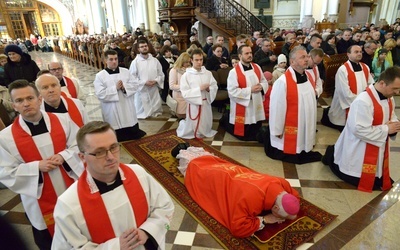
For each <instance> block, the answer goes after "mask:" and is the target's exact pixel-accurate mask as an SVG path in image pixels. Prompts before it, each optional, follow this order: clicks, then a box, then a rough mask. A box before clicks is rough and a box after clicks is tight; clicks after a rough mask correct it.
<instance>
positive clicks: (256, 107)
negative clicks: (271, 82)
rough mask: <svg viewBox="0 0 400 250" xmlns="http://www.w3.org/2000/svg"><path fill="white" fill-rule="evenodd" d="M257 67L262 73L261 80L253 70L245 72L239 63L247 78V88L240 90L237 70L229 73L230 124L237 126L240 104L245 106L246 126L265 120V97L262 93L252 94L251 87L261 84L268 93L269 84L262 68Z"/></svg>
mask: <svg viewBox="0 0 400 250" xmlns="http://www.w3.org/2000/svg"><path fill="white" fill-rule="evenodd" d="M255 66H256V67H258V68H259V70H260V73H261V80H258V77H257V75H256V73H255V72H254V69H253V70H247V71H244V70H243V66H242V64H241V63H239V67H240V70H241V71H242V73H243V74H244V75H245V77H246V87H245V88H240V87H239V83H238V78H237V74H236V69H235V68H233V69H232V70H231V71H229V75H228V87H227V88H228V94H229V99H230V113H229V123H230V124H235V117H236V104H240V105H243V106H245V108H246V111H245V112H246V113H245V121H244V124H255V123H257V122H258V121H263V120H265V112H264V104H263V101H264V96H263V95H262V94H261V92H258V93H251V87H252V86H253V85H256V84H258V83H260V84H261V85H262V88H263V90H264V93H267V90H268V82H267V80H266V79H265V77H264V74H262V69H261V67H260V66H258V65H257V64H255Z"/></svg>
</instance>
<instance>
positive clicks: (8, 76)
mask: <svg viewBox="0 0 400 250" xmlns="http://www.w3.org/2000/svg"><path fill="white" fill-rule="evenodd" d="M4 53H5V54H6V55H7V56H8V58H7V64H6V65H5V66H4V73H5V75H4V83H5V85H6V86H8V84H10V83H11V82H13V81H15V80H18V79H25V80H27V81H29V82H33V81H35V80H36V75H37V73H38V72H39V71H40V69H39V67H38V66H37V64H36V62H35V61H33V60H32V59H31V56H30V55H29V54H26V53H23V52H22V50H21V48H20V47H18V45H15V44H10V45H7V46H6V48H5V50H4Z"/></svg>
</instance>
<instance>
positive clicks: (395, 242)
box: [0, 52, 400, 250]
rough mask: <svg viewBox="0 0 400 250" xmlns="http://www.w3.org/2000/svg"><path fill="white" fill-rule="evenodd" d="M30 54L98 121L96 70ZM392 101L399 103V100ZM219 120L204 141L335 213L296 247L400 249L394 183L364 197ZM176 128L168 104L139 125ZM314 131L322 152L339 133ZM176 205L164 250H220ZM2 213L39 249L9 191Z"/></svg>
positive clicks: (395, 147)
mask: <svg viewBox="0 0 400 250" xmlns="http://www.w3.org/2000/svg"><path fill="white" fill-rule="evenodd" d="M31 55H32V57H33V59H34V60H35V61H36V62H37V63H38V65H39V67H40V68H42V69H43V68H46V67H47V64H48V63H49V62H50V61H51V60H58V61H60V62H62V63H63V65H64V68H65V74H66V75H67V76H74V77H77V78H79V79H80V83H81V85H82V87H83V90H84V91H85V92H86V94H87V105H86V108H87V111H88V113H89V116H90V117H91V119H92V120H94V119H101V110H100V107H99V102H98V100H97V98H96V97H95V96H94V93H93V92H94V90H93V84H92V83H93V79H94V76H95V74H96V73H97V71H98V70H97V69H94V68H92V67H89V66H86V65H84V64H81V63H79V62H75V61H72V60H70V59H68V58H65V57H63V56H61V55H59V54H55V53H36V52H34V53H31ZM396 99H397V103H398V104H397V105H399V104H400V98H399V97H396ZM329 102H330V100H329V99H323V100H320V104H321V105H327V104H329ZM321 113H322V108H321V106H319V108H318V115H319V116H318V117H321ZM396 113H397V115H398V116H400V107H399V106H397V107H396ZM220 116H221V114H220V113H218V112H217V111H216V110H214V129H216V130H218V133H217V135H215V137H214V138H209V139H206V140H205V141H206V142H207V143H209V144H210V145H212V146H214V147H215V148H217V149H218V150H220V151H221V152H223V153H224V154H226V155H228V156H230V157H232V158H234V159H235V160H238V161H239V162H241V163H243V164H245V165H247V166H249V167H251V168H253V169H255V170H257V171H260V172H263V173H268V174H271V175H277V176H281V177H285V178H287V179H288V180H289V181H290V183H291V184H292V185H293V186H294V187H297V189H298V190H299V191H300V193H301V195H302V196H303V197H304V198H305V199H307V200H308V201H310V202H312V203H314V204H315V205H317V206H319V207H321V208H323V209H325V210H327V211H328V212H330V213H332V214H337V215H338V217H337V219H336V220H335V221H334V222H333V223H332V224H330V225H329V226H328V227H327V228H325V229H324V230H322V231H321V232H320V233H319V234H318V235H317V236H316V237H315V238H314V240H312V241H311V242H309V243H307V244H304V245H303V246H301V247H300V249H307V248H309V249H341V248H342V249H398V246H399V245H400V237H398V234H397V233H398V231H397V230H398V228H399V225H400V214H399V210H400V204H399V202H398V201H399V199H400V198H399V197H400V196H399V195H400V184H399V182H396V183H395V186H394V187H393V189H392V190H391V191H389V192H378V191H375V192H373V193H363V192H359V191H357V190H355V188H354V187H352V186H349V185H347V184H346V183H344V182H342V181H341V180H340V179H338V178H337V177H336V176H335V175H333V174H332V173H331V171H330V170H329V168H328V167H327V166H324V165H323V164H322V163H321V162H316V163H311V164H305V165H295V164H289V163H284V162H280V161H275V160H272V159H270V158H268V157H267V156H266V155H265V153H264V149H263V147H262V146H261V144H258V143H256V142H241V141H238V140H237V139H235V138H234V137H232V136H231V135H229V134H226V133H225V131H224V130H223V129H221V128H219V127H218V119H219V117H220ZM176 127H177V122H176V119H174V118H171V117H170V114H169V112H168V109H167V107H166V106H164V114H163V115H162V116H160V117H157V118H152V119H148V120H141V121H140V128H141V129H143V130H145V131H146V132H147V134H148V135H151V134H155V133H157V132H159V131H163V130H166V129H172V128H176ZM317 128H318V133H317V144H316V147H315V149H316V150H318V151H320V152H321V153H324V152H325V148H326V147H327V145H331V144H334V143H335V141H336V139H337V137H338V136H339V133H338V132H337V131H335V130H332V129H330V128H327V127H324V126H321V125H320V124H318V126H317ZM391 146H392V147H391V159H390V162H391V176H392V178H393V179H394V180H396V181H398V180H399V178H400V168H399V163H398V162H399V161H400V154H399V152H400V142H399V141H395V142H393V143H392V144H391ZM122 161H123V162H125V163H129V162H131V161H132V158H131V156H129V154H127V153H126V152H124V153H123V154H122ZM175 206H176V209H175V215H174V219H173V221H172V225H171V230H170V231H169V232H168V233H167V249H176V250H178V249H179V250H180V249H182V250H185V249H221V246H220V245H219V244H218V243H217V242H216V241H215V240H214V239H213V238H212V237H211V236H210V235H209V234H208V233H207V232H206V231H205V230H204V228H202V226H200V225H199V224H198V223H197V222H196V221H195V220H194V219H192V217H191V216H190V215H189V214H187V213H186V212H185V211H184V210H183V208H182V207H181V206H180V205H178V204H175ZM0 214H2V215H4V216H7V217H8V218H9V219H11V220H12V221H14V222H15V224H14V225H15V226H16V227H17V229H18V230H19V232H20V233H21V234H23V236H24V238H25V239H26V241H27V242H28V244H29V246H31V249H37V248H36V247H35V245H34V243H33V239H32V233H31V230H30V226H28V225H29V222H27V221H26V218H25V216H24V214H23V208H22V205H21V204H20V201H19V198H18V196H16V195H15V194H14V193H12V192H11V191H9V190H0ZM0 237H1V236H0Z"/></svg>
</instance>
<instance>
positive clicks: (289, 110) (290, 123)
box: [283, 70, 299, 154]
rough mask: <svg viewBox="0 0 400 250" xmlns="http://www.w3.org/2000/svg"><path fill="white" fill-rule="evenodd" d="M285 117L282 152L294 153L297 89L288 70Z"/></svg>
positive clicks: (296, 122)
mask: <svg viewBox="0 0 400 250" xmlns="http://www.w3.org/2000/svg"><path fill="white" fill-rule="evenodd" d="M285 77H286V88H287V93H286V117H285V131H284V140H285V141H284V144H283V152H284V153H285V154H296V148H297V129H298V119H299V116H298V112H299V102H298V98H299V96H298V91H297V82H296V81H295V80H294V79H293V77H292V73H291V71H290V70H286V72H285Z"/></svg>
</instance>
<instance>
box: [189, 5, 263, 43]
mask: <svg viewBox="0 0 400 250" xmlns="http://www.w3.org/2000/svg"><path fill="white" fill-rule="evenodd" d="M195 2H196V9H195V15H196V19H197V20H199V21H200V22H201V23H203V24H204V25H206V26H208V27H209V28H211V29H212V30H213V31H215V32H216V33H218V34H220V35H223V36H224V37H236V36H237V35H239V34H252V33H253V31H256V30H257V31H261V33H266V32H267V31H268V30H269V28H268V27H267V25H265V24H264V23H263V22H262V21H261V20H260V19H258V18H257V17H256V16H255V15H253V14H252V13H251V12H250V11H249V10H247V9H246V8H245V7H243V6H242V5H240V4H239V3H238V2H236V1H234V0H197V1H195Z"/></svg>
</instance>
